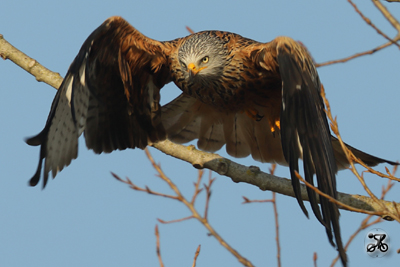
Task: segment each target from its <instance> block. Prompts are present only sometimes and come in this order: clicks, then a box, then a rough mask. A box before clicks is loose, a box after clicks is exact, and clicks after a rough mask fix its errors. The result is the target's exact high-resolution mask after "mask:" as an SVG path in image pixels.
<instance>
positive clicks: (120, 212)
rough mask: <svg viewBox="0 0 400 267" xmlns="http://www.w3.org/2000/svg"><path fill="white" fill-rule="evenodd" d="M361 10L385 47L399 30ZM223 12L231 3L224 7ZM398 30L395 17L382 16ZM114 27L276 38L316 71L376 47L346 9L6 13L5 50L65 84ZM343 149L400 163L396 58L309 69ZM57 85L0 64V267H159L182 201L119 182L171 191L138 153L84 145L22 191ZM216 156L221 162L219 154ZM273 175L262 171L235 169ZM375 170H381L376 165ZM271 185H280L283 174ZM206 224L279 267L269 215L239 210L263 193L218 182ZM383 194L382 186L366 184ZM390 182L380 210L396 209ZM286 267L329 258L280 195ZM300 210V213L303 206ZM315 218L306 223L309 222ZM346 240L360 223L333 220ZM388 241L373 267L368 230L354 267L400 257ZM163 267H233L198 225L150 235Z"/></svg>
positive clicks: (189, 186)
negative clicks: (118, 19) (110, 21)
mask: <svg viewBox="0 0 400 267" xmlns="http://www.w3.org/2000/svg"><path fill="white" fill-rule="evenodd" d="M357 2H358V4H359V7H360V9H361V10H362V11H363V12H365V14H366V15H367V16H368V17H370V18H371V19H372V22H374V23H376V24H377V25H378V26H379V27H380V28H381V29H383V30H384V31H385V32H386V33H387V34H388V35H389V36H394V35H395V32H394V30H392V29H391V28H390V26H389V24H388V23H387V22H386V20H385V19H384V18H383V17H382V16H381V14H380V13H379V12H378V11H377V10H375V8H374V6H373V4H372V3H370V2H369V1H357ZM227 3H229V4H227ZM385 5H387V6H388V7H389V9H390V10H391V11H392V12H393V14H394V15H395V16H396V17H397V18H398V19H399V18H400V9H399V8H400V6H399V5H398V4H387V3H385ZM112 15H120V16H123V17H124V18H125V19H127V20H128V21H129V22H130V23H131V24H132V25H133V26H134V27H136V28H137V29H138V30H140V31H141V32H142V33H144V34H145V35H147V36H149V37H151V38H154V39H157V40H171V39H174V38H177V37H182V36H185V35H187V34H188V32H187V30H186V29H185V26H186V25H187V26H190V27H191V28H192V29H193V30H194V31H200V30H225V31H231V32H235V33H238V34H241V35H243V36H245V37H249V38H252V39H255V40H257V41H263V42H267V41H270V40H272V39H273V38H275V37H276V36H279V35H287V36H290V37H292V38H294V39H296V40H300V41H302V42H303V43H304V44H305V45H306V46H307V47H308V49H309V51H310V52H311V53H312V55H313V57H314V58H315V60H316V61H317V62H325V61H327V60H332V59H338V58H342V57H346V56H349V55H352V54H354V53H356V52H360V51H364V50H368V49H371V48H373V47H376V46H378V45H380V44H382V43H384V42H386V40H384V39H383V38H382V37H381V36H379V35H377V34H376V32H375V31H374V30H373V29H372V28H371V27H369V26H367V25H366V24H365V22H364V21H362V19H361V18H360V17H359V16H358V15H357V14H356V13H355V12H354V10H353V8H352V7H351V6H350V5H349V4H348V3H347V1H345V0H341V1H315V0H314V1H310V0H303V1H293V0H292V1H217V0H213V1H209V0H203V1H151V0H149V1H118V0H114V1H81V0H80V1H77V0H69V1H45V0H36V1H10V0H6V1H3V2H2V4H1V15H0V33H1V34H3V35H4V37H5V38H6V40H8V41H9V42H10V43H12V44H13V45H14V46H16V47H17V48H19V49H20V50H21V51H23V52H25V53H26V54H27V55H29V56H31V57H33V58H35V59H36V60H38V61H39V62H40V63H41V64H43V65H44V66H45V67H47V68H49V69H50V70H53V71H56V72H59V73H60V74H61V75H62V76H64V75H65V73H66V71H67V69H68V67H69V65H70V63H71V62H72V60H73V59H74V57H75V56H76V54H77V53H78V51H79V49H80V47H81V45H82V43H83V42H84V40H85V39H86V37H87V36H88V35H89V34H90V33H91V32H92V31H93V30H94V29H95V28H96V27H97V26H98V25H100V24H101V23H102V22H103V21H104V20H105V19H106V18H108V17H109V16H112ZM318 71H319V74H320V78H321V81H322V82H323V84H324V86H325V88H326V91H327V96H328V99H329V100H330V103H331V106H332V111H333V114H334V115H336V116H337V117H338V121H339V129H340V132H341V134H342V137H343V138H344V140H345V141H346V142H348V143H349V144H351V145H353V146H355V147H357V148H359V149H362V150H364V151H366V152H369V153H372V154H375V155H377V156H381V157H384V158H387V159H390V160H400V142H399V131H400V126H399V114H400V108H399V98H400V90H399V89H400V84H399V77H400V75H399V74H400V53H399V49H397V48H395V47H391V48H388V49H385V50H383V51H380V52H378V53H376V54H374V55H370V56H365V57H362V58H358V59H355V60H352V61H350V62H348V63H345V64H336V65H333V66H328V67H322V68H319V69H318ZM55 93H56V90H54V89H53V88H52V87H50V86H48V85H46V84H44V83H39V82H36V80H35V79H34V78H33V77H32V76H31V75H30V74H28V73H26V72H25V71H23V70H22V69H21V68H19V67H17V66H16V65H14V64H13V63H12V62H10V61H0V133H1V136H0V137H1V138H0V266H43V267H44V266H159V265H158V260H157V257H156V239H155V235H154V227H155V225H156V224H159V223H158V222H157V220H156V218H161V219H164V220H172V219H178V218H181V217H185V216H188V215H189V211H188V210H187V209H186V207H184V206H183V205H182V204H181V203H178V202H176V201H173V200H169V199H165V198H160V197H155V196H150V195H148V194H145V193H141V192H136V191H133V190H131V189H129V188H128V187H127V186H126V185H124V184H122V183H120V182H118V181H116V180H115V179H114V178H112V176H111V175H110V171H113V172H115V173H116V174H118V175H120V176H121V177H130V179H132V180H133V181H134V182H135V183H137V184H138V185H140V186H145V185H147V186H149V187H150V188H152V189H154V190H158V191H162V192H166V193H170V190H169V188H168V187H167V186H166V185H165V184H163V183H162V182H160V180H159V179H158V178H157V177H156V176H155V171H154V169H152V167H151V165H150V163H149V161H148V160H147V158H146V156H145V154H144V152H143V151H141V150H126V151H122V152H121V151H117V152H113V153H111V154H107V155H104V154H103V155H95V154H94V153H93V152H92V151H88V150H87V149H86V146H85V144H84V140H83V138H81V139H80V148H79V157H78V159H77V160H75V161H73V162H72V164H71V165H70V166H69V167H67V168H66V169H64V170H63V171H62V172H61V173H59V174H58V176H57V179H55V180H51V181H50V182H49V184H48V186H47V188H46V189H45V190H42V189H41V186H38V187H36V188H31V187H29V186H28V185H27V182H28V180H29V179H30V177H31V176H32V175H33V174H34V172H35V170H36V166H37V161H38V155H39V148H38V147H30V146H28V145H26V144H25V143H24V141H23V140H24V138H26V137H29V136H32V135H35V134H37V133H38V132H39V131H40V130H42V128H43V126H44V124H45V121H46V118H47V115H48V112H49V109H50V105H51V101H52V99H53V97H54V95H55ZM178 93H179V91H178V90H177V89H176V87H175V86H174V85H173V84H170V85H168V86H166V87H165V88H164V89H163V91H162V101H163V102H165V101H167V100H170V99H172V98H174V97H175V96H177V95H178ZM150 151H151V152H152V154H153V156H154V157H155V159H156V161H157V162H160V163H161V166H162V167H163V169H164V170H165V172H166V174H167V175H168V176H169V177H170V178H171V179H173V181H174V182H175V183H176V184H177V185H178V186H179V188H180V189H181V190H182V192H183V193H184V194H185V195H186V196H187V197H190V196H191V193H192V191H193V182H194V181H195V180H196V177H197V171H196V170H195V169H194V168H193V167H191V166H190V165H188V164H186V163H184V162H181V161H179V160H177V159H174V158H171V157H168V156H165V155H163V154H162V153H160V152H158V151H157V150H155V149H153V148H151V149H150ZM220 154H221V155H223V156H226V153H225V152H224V151H220ZM238 162H239V163H242V164H245V165H257V166H260V168H261V169H262V170H264V171H268V168H269V167H270V165H269V164H261V163H258V162H254V161H253V160H252V159H251V158H246V159H241V160H238ZM378 169H379V170H381V171H384V167H383V166H380V167H378ZM276 174H277V175H278V176H283V177H289V171H288V169H287V168H285V167H278V170H277V173H276ZM213 177H216V178H217V180H216V182H215V183H214V185H213V188H212V190H213V191H212V192H213V194H212V197H211V203H210V209H209V219H210V222H211V224H212V225H213V226H214V227H215V229H216V230H217V232H219V233H220V234H221V235H222V237H224V238H225V239H226V240H227V242H229V243H230V244H231V245H232V246H233V247H234V248H235V249H236V250H238V251H239V252H240V253H241V254H242V255H243V256H244V257H246V258H247V259H249V260H250V261H252V262H253V264H254V265H256V266H276V246H275V225H274V216H273V209H272V205H271V204H268V203H265V204H250V205H243V204H241V203H242V196H246V197H248V198H250V199H267V198H270V197H271V192H262V191H260V190H258V189H257V188H255V187H254V186H250V185H246V184H235V183H233V182H232V181H231V180H230V179H229V178H226V177H221V176H219V175H217V174H215V173H213ZM366 180H367V182H368V184H369V185H370V187H371V189H372V190H373V191H374V192H375V193H376V194H379V195H380V191H381V187H382V185H385V184H386V183H387V182H386V180H383V179H381V178H378V177H375V176H372V175H366ZM338 190H339V191H341V192H346V193H358V194H365V193H364V190H363V189H362V186H361V185H360V184H359V182H358V181H357V180H356V178H355V177H354V176H353V175H352V174H351V173H350V171H342V172H340V173H339V174H338ZM399 190H400V188H399V185H398V184H396V185H395V187H394V188H393V190H392V192H391V193H389V194H388V199H389V200H393V201H397V202H399V201H400V199H399ZM203 201H204V194H203V196H202V197H201V198H200V199H199V201H198V208H199V209H201V210H202V209H203ZM277 201H278V212H279V224H280V235H281V257H282V264H283V266H313V262H312V258H313V253H314V252H317V253H318V266H329V264H330V262H331V260H332V259H333V258H334V257H335V256H336V252H335V250H334V249H333V248H332V247H331V246H330V245H329V243H328V240H327V237H326V234H325V230H324V228H323V227H322V226H321V225H320V224H319V223H318V222H317V221H316V219H315V218H314V217H312V218H310V219H307V218H306V217H305V216H304V215H303V214H302V212H301V210H300V208H299V206H298V204H297V202H296V200H295V199H294V198H290V197H286V196H281V195H278V196H277ZM306 205H307V207H309V205H308V203H307V204H306ZM309 210H310V208H309ZM310 212H311V211H310ZM341 214H342V216H341V226H342V237H343V240H344V241H347V239H348V238H349V236H350V235H351V234H352V233H353V232H354V231H355V229H357V228H358V226H359V224H360V222H361V220H362V219H363V218H364V217H365V216H364V215H359V214H355V213H352V212H347V211H342V212H341ZM378 227H379V228H382V229H384V230H385V231H386V232H387V233H388V234H389V236H390V238H391V240H390V241H391V243H390V245H391V247H390V248H391V249H392V251H391V253H389V255H387V256H385V257H384V258H381V259H372V258H370V257H369V256H368V255H367V254H366V253H365V252H364V250H363V244H364V237H365V235H366V233H367V232H366V231H364V232H362V233H361V234H360V235H359V236H358V237H357V238H356V239H355V240H354V242H353V243H352V245H351V247H350V249H349V252H348V256H349V261H350V266H377V264H385V265H386V266H395V264H396V263H397V264H398V262H399V261H400V258H399V257H400V256H399V255H398V254H396V253H395V250H396V249H398V248H400V234H399V233H400V226H399V224H398V223H396V222H384V223H381V224H379V225H378ZM159 230H160V237H161V254H162V257H163V260H164V263H165V266H170V267H171V266H191V264H192V261H193V256H194V253H195V250H196V248H197V246H198V245H199V244H201V252H200V255H199V258H198V261H197V266H241V264H239V262H238V261H237V260H236V259H235V258H234V257H233V256H232V255H231V254H230V253H229V252H227V251H226V250H225V249H224V248H223V247H221V246H220V245H219V244H218V242H217V241H216V240H215V238H213V237H210V236H208V235H207V231H206V230H205V228H204V227H203V226H202V225H201V224H200V223H199V222H197V221H195V220H190V221H185V222H181V223H175V224H168V225H161V224H159ZM337 266H340V264H338V265H337Z"/></svg>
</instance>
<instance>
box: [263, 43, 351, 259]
mask: <svg viewBox="0 0 400 267" xmlns="http://www.w3.org/2000/svg"><path fill="white" fill-rule="evenodd" d="M270 45H271V46H275V48H276V61H277V63H278V66H279V73H280V76H281V79H282V106H281V115H280V126H281V143H282V149H283V154H284V156H285V159H286V161H287V162H288V163H289V168H290V174H291V178H292V185H293V189H294V192H295V195H296V198H297V200H298V202H299V204H300V206H301V208H302V209H303V211H304V213H305V214H306V215H307V211H306V209H305V207H304V204H303V200H302V198H301V193H300V182H299V180H298V179H297V177H296V174H295V173H296V172H299V165H298V161H299V159H301V158H302V159H303V166H304V176H305V180H306V181H307V182H309V183H310V184H314V179H313V176H314V174H315V175H316V178H317V183H318V188H319V189H320V190H321V191H322V192H323V193H325V194H327V195H329V196H331V197H333V198H336V195H337V192H336V177H335V175H336V172H337V166H336V160H335V155H334V151H333V148H332V143H331V135H330V130H329V125H328V121H327V118H326V114H325V111H324V102H323V100H322V97H321V95H320V90H321V84H320V81H319V77H318V74H317V71H316V69H315V66H314V64H313V61H312V58H311V56H310V55H309V54H308V52H307V51H306V49H304V47H303V46H302V45H300V44H299V43H297V42H295V41H294V40H292V39H290V38H286V37H279V38H276V39H275V40H274V41H273V42H271V43H270ZM307 193H308V196H309V199H310V203H311V207H312V210H313V212H314V214H315V216H316V217H317V218H318V220H319V221H320V222H321V223H322V224H323V225H324V226H325V228H326V232H327V235H328V238H329V241H330V242H331V243H332V244H333V236H332V230H333V233H334V236H335V240H336V245H337V248H338V251H339V253H340V257H341V259H342V262H343V264H344V265H345V263H346V253H345V251H344V248H343V244H342V240H341V235H340V226H339V210H338V207H337V206H336V205H335V204H334V203H332V202H330V201H329V200H328V199H326V198H324V197H322V196H320V203H321V212H322V216H321V212H320V209H319V207H318V201H317V198H316V193H315V192H314V191H313V190H312V189H310V188H308V187H307Z"/></svg>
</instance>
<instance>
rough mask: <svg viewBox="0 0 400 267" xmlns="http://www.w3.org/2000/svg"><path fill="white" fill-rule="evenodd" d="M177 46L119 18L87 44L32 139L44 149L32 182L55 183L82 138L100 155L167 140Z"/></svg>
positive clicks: (72, 65)
mask: <svg viewBox="0 0 400 267" xmlns="http://www.w3.org/2000/svg"><path fill="white" fill-rule="evenodd" d="M171 48H173V43H161V42H158V41H155V40H152V39H149V38H147V37H145V36H144V35H142V34H141V33H140V32H138V31H137V30H136V29H134V28H133V27H132V26H131V25H130V24H129V23H128V22H126V21H125V20H124V19H122V18H120V17H111V18H109V19H107V20H106V21H105V22H104V23H103V24H102V25H101V26H99V27H98V28H97V29H96V30H95V31H94V32H93V33H92V34H91V35H90V36H89V37H88V38H87V40H86V41H85V42H84V44H83V45H82V48H81V49H80V51H79V53H78V55H77V56H76V58H75V60H74V61H73V62H72V64H71V66H70V68H69V70H68V73H67V75H66V76H65V79H64V81H63V83H62V84H61V86H60V88H59V90H58V92H57V94H56V96H55V98H54V100H53V104H52V106H51V110H50V114H49V117H48V119H47V122H46V125H45V127H44V129H43V130H42V131H41V132H40V133H39V134H38V135H36V136H34V137H32V138H29V139H27V141H26V142H27V143H28V144H29V145H36V146H37V145H41V149H40V159H39V164H38V168H37V171H36V173H35V175H34V176H33V177H32V179H31V180H30V185H31V186H35V185H37V184H38V182H39V180H40V173H41V169H42V162H43V159H44V160H45V163H44V181H43V187H44V186H45V185H46V183H47V179H48V173H49V172H50V171H52V175H53V178H54V177H55V176H56V174H57V172H59V171H61V170H62V169H63V168H64V167H65V166H68V165H69V164H70V162H71V160H72V159H75V158H76V157H77V153H78V152H77V151H78V150H77V149H78V137H79V136H80V135H81V134H82V132H84V133H85V139H86V145H87V147H88V148H89V149H93V150H94V152H95V153H102V152H111V151H113V150H116V149H119V150H123V149H126V148H136V147H138V148H144V147H145V146H146V145H147V144H148V142H156V141H158V140H162V139H165V130H164V127H163V126H162V123H161V108H160V105H159V100H160V95H159V90H160V89H161V87H163V86H164V84H166V83H168V82H169V81H170V74H169V69H168V62H167V54H168V53H169V51H170V50H169V49H171Z"/></svg>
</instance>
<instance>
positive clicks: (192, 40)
mask: <svg viewBox="0 0 400 267" xmlns="http://www.w3.org/2000/svg"><path fill="white" fill-rule="evenodd" d="M228 54H229V52H228V50H227V48H226V47H225V43H224V41H223V40H222V39H221V38H219V37H218V36H216V35H215V33H214V32H200V33H197V34H193V35H191V36H190V37H189V38H188V39H187V40H186V41H185V42H184V43H183V44H182V46H181V47H180V48H179V52H178V57H179V63H180V65H181V68H182V71H183V74H184V77H185V79H186V80H187V81H189V82H194V81H196V82H202V83H209V82H211V81H215V80H216V79H219V78H220V77H221V75H222V73H223V69H224V67H225V66H226V65H227V64H229V62H228V59H227V57H228Z"/></svg>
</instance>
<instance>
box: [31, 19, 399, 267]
mask: <svg viewBox="0 0 400 267" xmlns="http://www.w3.org/2000/svg"><path fill="white" fill-rule="evenodd" d="M169 82H174V83H175V85H176V86H177V87H179V88H180V89H181V90H182V94H181V95H179V96H178V97H177V98H176V99H174V100H173V101H171V102H170V103H168V104H166V105H164V106H161V105H160V102H159V101H160V90H161V88H162V87H163V86H164V85H165V84H167V83H169ZM320 91H321V83H320V80H319V77H318V73H317V71H316V69H315V66H314V64H313V61H312V58H311V56H310V55H309V54H308V52H307V50H306V49H305V48H304V47H303V46H302V45H301V44H299V43H297V42H296V41H294V40H293V39H290V38H288V37H278V38H276V39H274V40H273V41H271V42H268V43H260V42H256V41H254V40H250V39H247V38H244V37H242V36H240V35H238V34H234V33H229V32H221V31H203V32H198V33H194V34H191V35H189V36H187V37H183V38H178V39H175V40H172V41H165V42H159V41H156V40H153V39H150V38H148V37H146V36H144V35H143V34H141V33H140V32H139V31H138V30H136V29H135V28H133V27H132V26H131V25H130V24H129V23H128V22H126V21H125V20H124V19H123V18H121V17H111V18H109V19H107V20H106V21H105V22H104V23H103V24H102V25H100V26H99V27H98V28H97V29H96V30H95V31H94V32H93V33H92V34H91V35H90V36H89V37H88V38H87V40H86V41H85V42H84V44H83V45H82V48H81V49H80V51H79V53H78V55H77V56H76V58H75V59H74V61H73V62H72V64H71V66H70V68H69V70H68V73H67V74H66V76H65V79H64V81H63V83H62V84H61V86H60V88H59V90H58V92H57V94H56V96H55V98H54V100H53V103H52V105H51V110H50V114H49V117H48V119H47V122H46V125H45V127H44V129H43V130H42V131H41V132H40V133H39V134H38V135H36V136H34V137H32V138H29V139H27V143H28V144H29V145H34V146H37V145H40V146H41V148H40V159H39V164H38V168H37V171H36V173H35V175H34V176H33V177H32V179H31V180H30V185H31V186H35V185H37V184H38V182H39V180H40V177H41V169H42V162H43V160H44V177H43V187H45V186H46V183H47V180H48V173H49V172H50V171H51V172H52V175H53V178H54V177H55V176H56V174H57V173H58V172H59V171H61V170H62V169H63V168H64V167H65V166H68V165H69V164H70V162H71V160H72V159H75V158H76V157H77V153H78V152H77V148H78V137H79V136H80V135H81V134H82V133H84V135H85V140H86V145H87V147H88V148H89V149H93V150H94V152H95V153H102V152H106V153H108V152H111V151H113V150H123V149H126V148H141V149H143V148H145V147H146V146H147V145H148V144H151V143H154V142H157V141H161V140H164V139H166V138H168V139H169V140H171V141H173V142H176V143H186V142H189V141H192V140H194V139H198V143H197V144H198V147H199V148H200V149H202V150H205V151H211V152H214V151H217V150H219V149H220V148H221V147H222V146H223V145H225V146H226V150H227V152H228V154H229V155H231V156H233V157H246V156H248V155H250V154H251V155H252V157H253V158H254V159H255V160H258V161H261V162H273V163H278V164H281V165H286V166H289V168H290V174H291V178H292V185H293V189H294V192H295V195H296V197H297V201H298V203H299V204H300V206H301V208H302V210H303V211H304V213H305V214H306V215H307V216H308V214H307V210H306V208H305V207H304V204H303V200H302V198H301V194H300V182H299V180H298V179H297V177H296V172H298V171H299V159H302V162H303V165H304V176H305V179H306V180H307V181H308V182H309V183H311V184H314V178H313V177H314V176H316V181H317V184H318V188H319V189H320V190H321V191H322V192H324V193H325V194H327V195H329V196H331V197H334V198H336V194H337V193H336V178H335V175H336V172H337V170H338V169H343V168H345V167H346V166H348V164H349V162H348V161H347V159H346V156H345V154H344V152H343V150H342V148H341V147H340V145H339V142H338V140H337V139H336V138H335V137H333V136H331V134H330V130H329V125H328V122H327V118H326V114H325V111H324V103H323V100H322V97H321V95H320ZM348 148H349V149H350V150H351V151H352V152H353V153H354V154H355V155H356V156H357V157H359V158H361V159H362V160H363V161H364V162H365V163H366V164H368V165H372V166H373V165H376V164H378V163H382V162H387V163H390V164H395V163H394V162H390V161H386V160H384V159H381V158H377V157H374V156H371V155H369V154H366V153H364V152H362V151H359V150H357V149H355V148H353V147H351V146H348ZM307 189H308V188H307ZM308 196H309V199H310V203H311V207H312V210H313V212H314V214H315V216H316V217H317V219H318V220H319V221H320V222H321V223H322V225H324V226H325V228H326V232H327V235H328V238H329V241H330V243H331V244H332V245H334V241H333V238H335V241H336V247H337V249H338V251H339V254H340V257H341V260H342V262H343V264H344V265H346V261H347V259H346V253H345V251H344V248H343V244H342V241H341V236H340V226H339V211H338V208H337V206H336V205H335V204H333V203H332V202H330V201H328V200H327V199H326V198H324V197H320V204H321V209H320V208H319V207H318V201H317V198H316V194H315V192H314V191H313V190H310V189H308Z"/></svg>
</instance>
